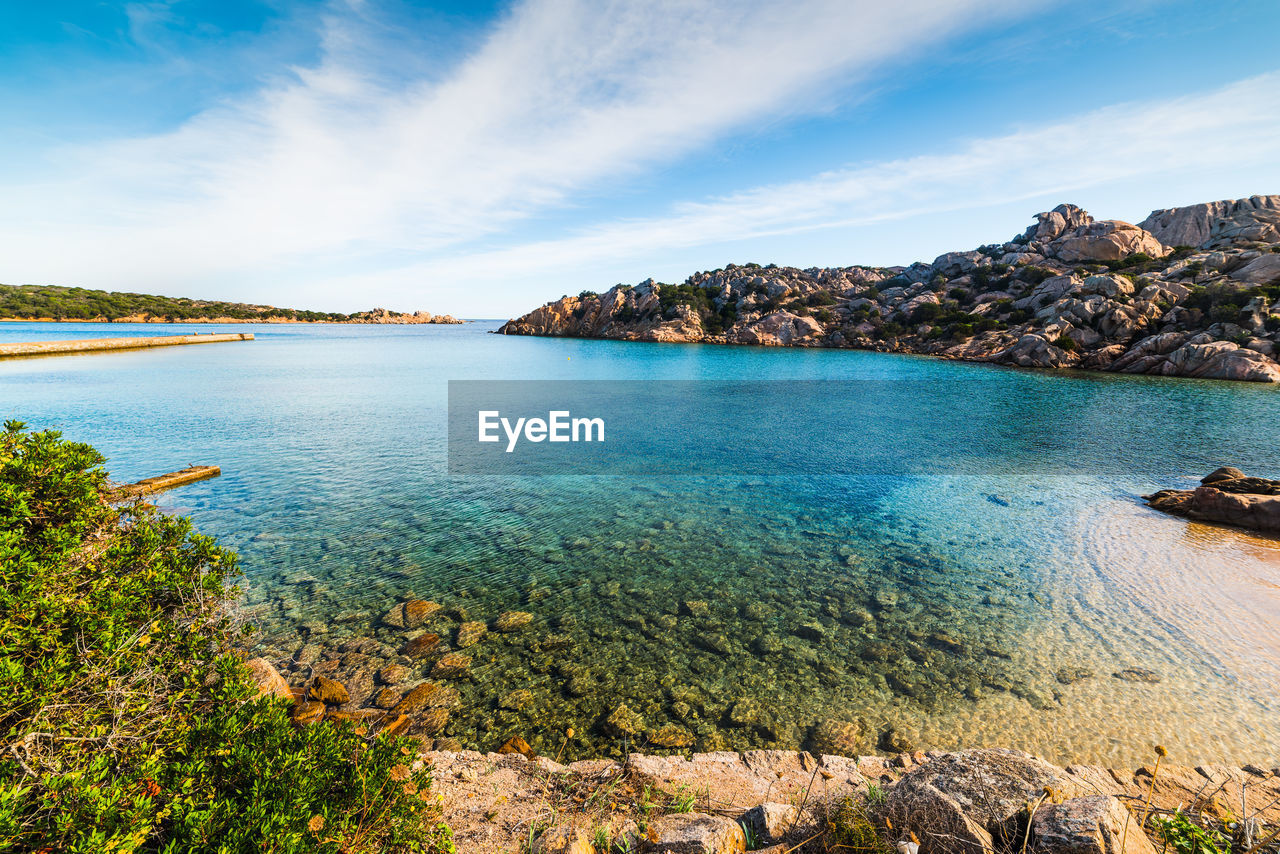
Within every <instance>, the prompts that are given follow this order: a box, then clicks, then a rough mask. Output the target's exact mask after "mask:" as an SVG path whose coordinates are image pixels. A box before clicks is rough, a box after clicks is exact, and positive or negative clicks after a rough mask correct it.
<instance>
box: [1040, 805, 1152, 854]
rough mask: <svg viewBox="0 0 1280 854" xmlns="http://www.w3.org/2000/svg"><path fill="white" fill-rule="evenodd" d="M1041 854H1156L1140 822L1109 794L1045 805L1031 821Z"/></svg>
mask: <svg viewBox="0 0 1280 854" xmlns="http://www.w3.org/2000/svg"><path fill="white" fill-rule="evenodd" d="M1031 838H1032V840H1033V842H1032V847H1031V850H1032V851H1035V852H1040V854H1155V848H1154V847H1153V846H1152V845H1151V841H1150V840H1149V839H1147V835H1146V834H1145V833H1143V832H1142V828H1141V827H1140V826H1139V825H1138V820H1137V819H1136V818H1134V817H1133V816H1132V815H1131V814H1130V813H1129V811H1128V810H1127V809H1125V806H1124V804H1122V803H1120V801H1118V800H1117V799H1116V798H1113V797H1111V796H1110V795H1089V796H1086V797H1083V798H1070V799H1068V800H1065V801H1063V802H1062V803H1060V804H1055V803H1045V804H1044V805H1042V806H1041V807H1040V808H1039V809H1037V810H1036V812H1035V815H1034V817H1033V818H1032V820H1031Z"/></svg>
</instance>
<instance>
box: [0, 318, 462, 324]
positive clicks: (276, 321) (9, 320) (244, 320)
mask: <svg viewBox="0 0 1280 854" xmlns="http://www.w3.org/2000/svg"><path fill="white" fill-rule="evenodd" d="M472 322H473V321H471V320H459V319H450V320H434V319H433V320H381V321H372V320H297V319H295V318H291V317H278V316H273V317H264V318H254V319H249V318H243V317H183V318H175V319H173V320H163V319H159V318H155V317H148V318H136V317H118V318H116V319H114V320H108V319H107V318H105V317H92V318H84V317H67V318H56V317H0V323H148V324H150V323H156V324H161V325H163V324H175V323H203V324H210V323H215V324H218V323H221V324H225V323H269V324H286V323H287V324H312V325H315V324H331V325H333V326H455V325H459V324H463V323H472Z"/></svg>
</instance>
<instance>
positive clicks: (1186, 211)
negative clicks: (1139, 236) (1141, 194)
mask: <svg viewBox="0 0 1280 854" xmlns="http://www.w3.org/2000/svg"><path fill="white" fill-rule="evenodd" d="M1277 215H1280V195H1277V196H1251V197H1249V198H1247V199H1226V200H1223V201H1218V202H1206V203H1204V204H1199V205H1188V206H1187V207H1182V208H1167V209H1165V210H1159V211H1152V212H1151V215H1150V216H1148V217H1147V218H1146V219H1144V220H1143V221H1142V222H1140V223H1139V225H1140V226H1141V227H1142V228H1144V229H1145V230H1147V231H1149V232H1150V233H1151V234H1152V235H1153V236H1154V237H1155V238H1156V239H1157V240H1159V241H1160V242H1161V243H1163V244H1164V245H1166V246H1204V245H1208V244H1213V243H1223V244H1229V243H1231V242H1233V241H1235V240H1241V239H1248V240H1262V241H1266V240H1268V237H1267V235H1268V234H1270V231H1269V229H1270V228H1275V236H1272V237H1270V241H1271V242H1275V241H1280V228H1276V227H1275V226H1272V225H1270V223H1272V222H1273V221H1274V220H1273V217H1275V216H1277ZM1245 235H1248V236H1247V237H1246V236H1245Z"/></svg>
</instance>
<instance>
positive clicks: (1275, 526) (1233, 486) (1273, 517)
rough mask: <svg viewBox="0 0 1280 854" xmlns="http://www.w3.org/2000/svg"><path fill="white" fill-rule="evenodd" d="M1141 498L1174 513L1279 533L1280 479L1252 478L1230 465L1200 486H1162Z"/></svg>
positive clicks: (1204, 520)
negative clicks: (1176, 487) (1171, 487)
mask: <svg viewBox="0 0 1280 854" xmlns="http://www.w3.org/2000/svg"><path fill="white" fill-rule="evenodd" d="M1142 498H1143V500H1144V501H1146V502H1147V504H1149V505H1150V506H1151V507H1154V508H1155V509H1156V510H1161V511H1163V512H1165V513H1172V514H1173V515H1175V516H1185V517H1186V518H1188V519H1195V520H1196V521H1200V522H1216V523H1220V524H1224V525H1235V526H1236V527H1239V528H1250V529H1253V530H1255V531H1270V532H1280V480H1267V479H1266V478H1262V477H1249V476H1248V475H1246V474H1245V473H1244V472H1242V471H1240V469H1237V468H1231V467H1229V466H1227V467H1223V468H1220V469H1217V470H1216V471H1214V472H1212V473H1211V474H1209V475H1208V476H1207V477H1205V478H1204V479H1202V480H1201V481H1200V486H1199V488H1197V489H1162V490H1160V491H1159V492H1157V493H1155V494H1154V495H1144V496H1142Z"/></svg>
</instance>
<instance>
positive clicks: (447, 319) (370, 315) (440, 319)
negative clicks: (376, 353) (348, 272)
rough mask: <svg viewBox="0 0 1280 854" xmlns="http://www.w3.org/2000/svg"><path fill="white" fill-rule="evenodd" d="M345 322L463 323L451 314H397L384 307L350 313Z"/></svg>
mask: <svg viewBox="0 0 1280 854" xmlns="http://www.w3.org/2000/svg"><path fill="white" fill-rule="evenodd" d="M345 322H346V323H394V324H415V323H465V322H466V321H465V320H459V319H458V318H456V317H454V316H453V315H451V314H432V313H431V312H429V311H415V312H414V313H413V314H399V313H397V312H394V311H388V310H387V309H385V308H374V309H370V310H369V311H361V312H358V313H356V314H353V315H351V317H350V318H349V319H348V320H346V321H345Z"/></svg>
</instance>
